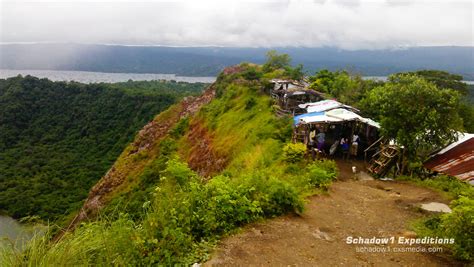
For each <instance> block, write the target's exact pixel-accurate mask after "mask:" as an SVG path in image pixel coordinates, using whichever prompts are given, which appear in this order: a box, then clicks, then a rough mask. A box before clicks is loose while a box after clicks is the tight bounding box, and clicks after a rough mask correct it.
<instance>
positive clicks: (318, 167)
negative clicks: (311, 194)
mask: <svg viewBox="0 0 474 267" xmlns="http://www.w3.org/2000/svg"><path fill="white" fill-rule="evenodd" d="M306 169H307V176H308V180H309V182H310V184H311V185H313V186H317V187H319V188H322V189H324V190H327V189H328V188H329V186H330V185H331V182H332V181H333V180H334V179H336V177H337V167H336V163H335V162H334V161H332V160H324V161H320V162H315V163H313V164H310V165H308V166H307V167H306Z"/></svg>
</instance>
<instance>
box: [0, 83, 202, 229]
mask: <svg viewBox="0 0 474 267" xmlns="http://www.w3.org/2000/svg"><path fill="white" fill-rule="evenodd" d="M205 86H206V85H205V84H187V83H176V82H162V81H154V82H131V81H130V82H126V83H118V84H91V85H85V84H79V83H65V82H52V81H50V80H47V79H38V78H35V77H31V76H26V77H21V76H19V77H15V78H9V79H6V80H0V212H3V213H6V214H8V215H11V216H13V217H15V218H22V217H25V216H39V217H40V218H41V219H42V220H53V221H54V220H57V219H59V218H61V217H62V216H63V215H65V214H69V213H71V212H72V211H75V210H77V209H78V208H79V207H80V205H81V203H82V200H83V199H84V198H86V196H87V193H88V192H89V189H90V188H91V187H92V185H94V184H95V183H96V182H97V180H99V179H100V177H101V176H103V175H104V174H105V172H106V171H107V170H108V169H109V168H110V166H111V165H112V163H113V162H114V161H115V159H116V158H117V156H118V155H119V154H120V152H121V151H122V150H123V149H124V147H125V146H126V145H127V144H128V143H129V142H130V141H131V140H132V138H133V136H134V135H135V134H136V132H137V131H138V130H139V129H140V128H141V127H143V125H145V124H146V123H147V122H148V121H149V120H151V119H152V118H153V116H154V115H155V114H157V113H159V112H161V111H162V110H164V109H166V108H167V107H169V106H170V105H171V104H173V103H175V102H176V101H177V100H179V99H180V98H182V97H183V96H185V95H190V94H197V93H200V92H201V90H202V89H203V88H204V87H205Z"/></svg>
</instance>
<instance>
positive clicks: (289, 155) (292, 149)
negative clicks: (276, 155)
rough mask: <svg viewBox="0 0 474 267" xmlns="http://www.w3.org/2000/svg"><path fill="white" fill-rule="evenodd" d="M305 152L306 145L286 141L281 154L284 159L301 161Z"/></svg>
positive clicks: (293, 161)
mask: <svg viewBox="0 0 474 267" xmlns="http://www.w3.org/2000/svg"><path fill="white" fill-rule="evenodd" d="M305 153H306V146H305V145H304V144H302V143H296V144H293V143H288V144H286V145H285V147H284V148H283V156H284V158H285V160H286V161H288V162H291V163H295V162H298V161H301V160H302V159H303V157H304V154H305Z"/></svg>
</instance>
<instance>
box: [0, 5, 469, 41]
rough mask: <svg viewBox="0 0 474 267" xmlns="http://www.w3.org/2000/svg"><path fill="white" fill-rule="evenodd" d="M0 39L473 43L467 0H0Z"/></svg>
mask: <svg viewBox="0 0 474 267" xmlns="http://www.w3.org/2000/svg"><path fill="white" fill-rule="evenodd" d="M0 3H1V5H0V17H1V18H0V41H1V42H2V43H12V42H13V43H15V42H74V43H107V44H128V45H167V46H168V45H169V46H211V45H216V46H252V47H258V46H262V47H269V46H307V47H319V46H337V47H340V48H348V49H359V48H390V47H405V46H420V45H470V46H472V45H474V43H473V35H474V34H473V3H472V1H466V0H465V1H456V0H455V1H447V0H443V1H428V0H425V1H421V0H413V1H409V0H404V1H396V0H380V1H357V0H312V1H301V0H300V1H298V0H289V1H279V0H273V1H225V0H220V1H208V0H189V1H186V0H183V1H107V0H105V1H104V0H103V1H85V0H82V1H81V0H75V1H68V0H63V1H40V0H36V1H21V0H20V1H18V0H0Z"/></svg>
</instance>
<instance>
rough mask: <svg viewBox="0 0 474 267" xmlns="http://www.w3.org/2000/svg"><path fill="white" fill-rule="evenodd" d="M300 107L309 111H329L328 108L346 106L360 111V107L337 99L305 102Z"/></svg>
mask: <svg viewBox="0 0 474 267" xmlns="http://www.w3.org/2000/svg"><path fill="white" fill-rule="evenodd" d="M298 107H300V108H304V109H306V110H307V111H308V113H310V112H321V111H327V110H331V109H335V108H346V109H350V110H352V111H356V112H358V111H359V110H358V109H356V108H354V107H351V106H348V105H344V104H342V103H341V102H338V101H336V100H323V101H318V102H314V103H304V104H300V105H298Z"/></svg>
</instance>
